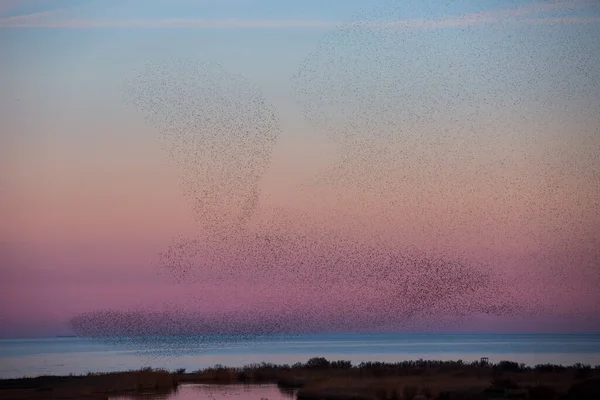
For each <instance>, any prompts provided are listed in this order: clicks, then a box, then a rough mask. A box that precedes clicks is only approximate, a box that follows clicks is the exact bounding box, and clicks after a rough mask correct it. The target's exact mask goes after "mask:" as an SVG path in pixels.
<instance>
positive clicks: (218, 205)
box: [72, 6, 536, 354]
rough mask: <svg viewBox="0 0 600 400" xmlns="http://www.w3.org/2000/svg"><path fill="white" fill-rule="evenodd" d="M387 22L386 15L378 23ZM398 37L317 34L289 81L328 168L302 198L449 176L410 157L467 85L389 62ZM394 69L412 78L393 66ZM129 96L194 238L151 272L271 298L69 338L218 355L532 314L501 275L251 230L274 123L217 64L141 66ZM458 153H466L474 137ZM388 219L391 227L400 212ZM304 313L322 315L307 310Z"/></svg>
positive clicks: (176, 311)
mask: <svg viewBox="0 0 600 400" xmlns="http://www.w3.org/2000/svg"><path fill="white" fill-rule="evenodd" d="M396 7H397V6H396ZM386 13H387V15H388V17H390V15H391V14H393V12H391V13H390V10H389V9H387V10H383V11H380V14H381V15H384V14H386ZM396 13H397V11H396ZM392 17H393V15H392ZM407 35H410V34H409V33H403V34H402V35H399V34H398V32H394V31H390V30H386V29H372V28H369V27H368V26H365V25H361V24H354V23H349V24H345V25H343V26H341V27H340V28H338V29H336V30H334V31H332V32H330V33H328V34H327V35H326V36H325V37H324V38H323V40H322V41H321V43H320V45H319V46H318V48H317V49H316V50H315V52H314V53H312V54H311V55H309V56H308V57H307V58H306V59H305V61H304V62H303V63H302V64H301V65H300V67H299V70H298V72H297V74H296V75H295V76H293V77H292V83H293V89H294V94H295V98H296V100H297V102H298V103H299V105H300V107H301V109H302V111H303V113H304V116H305V117H306V119H307V120H308V121H310V123H311V124H312V126H313V127H314V128H315V129H316V130H318V131H321V132H324V133H325V134H327V135H328V136H327V139H328V140H329V141H331V142H332V143H334V144H335V145H336V146H337V151H338V157H337V158H336V159H335V160H334V162H333V165H332V167H331V168H330V169H328V170H326V171H323V173H322V174H320V175H319V176H318V179H317V183H327V184H329V185H332V186H340V187H344V188H350V189H352V190H354V192H355V193H358V194H359V195H360V194H361V193H369V194H370V195H372V196H379V195H380V196H384V197H385V196H388V197H394V193H396V194H397V195H398V196H400V197H402V196H404V197H409V196H410V195H411V194H410V193H403V190H405V189H403V188H404V186H403V182H402V181H401V178H399V176H400V177H402V174H400V175H399V173H398V171H402V170H406V171H414V170H415V169H423V170H424V171H425V170H427V171H431V172H430V173H432V174H436V173H437V174H440V179H443V178H444V175H443V174H451V173H454V172H456V173H459V171H452V170H449V169H444V170H442V168H437V169H436V168H435V165H433V163H434V162H435V161H434V159H435V155H434V156H431V154H430V155H426V154H420V153H418V152H413V151H412V150H411V149H415V148H416V147H415V146H416V144H418V143H424V142H426V141H428V140H429V141H430V140H431V138H428V137H425V136H423V134H422V132H424V131H426V129H423V127H425V126H427V124H430V123H431V121H435V120H440V119H441V118H446V117H447V116H448V115H460V110H459V108H460V104H463V103H461V101H463V100H464V97H465V96H468V95H469V94H468V92H466V89H465V88H466V87H467V85H466V84H465V87H461V86H460V84H459V83H457V82H461V79H462V80H464V81H465V82H466V80H468V79H469V77H467V76H465V77H458V79H457V77H454V78H455V79H454V80H448V82H454V83H453V84H454V85H456V87H446V86H448V85H451V83H446V84H445V83H444V77H443V76H442V77H441V78H440V77H439V76H438V77H437V78H436V77H435V76H434V75H435V74H439V73H440V71H442V72H443V71H446V73H448V74H451V73H454V72H453V71H452V66H451V65H450V64H448V65H446V64H445V63H449V62H450V61H448V60H444V58H443V57H437V58H436V57H432V55H431V54H430V53H428V51H427V49H425V48H424V49H422V51H421V52H419V54H412V55H411V54H406V53H404V52H402V51H399V50H398V49H399V48H401V43H400V42H399V41H400V40H403V41H406V40H410V38H409V39H407ZM415 40H416V39H415ZM407 57H421V58H422V60H421V61H422V62H418V63H414V62H413V63H410V64H408V63H405V59H406V58H407ZM403 63H405V64H406V65H404V67H403V68H399V66H402V65H403ZM411 68H412V69H411ZM417 68H418V69H417ZM400 69H401V70H402V71H403V72H402V73H401V74H399V73H398V71H399V70H400ZM444 85H446V86H444ZM129 88H130V90H129V91H128V93H127V96H128V99H129V101H130V104H132V105H134V106H135V107H136V108H137V109H138V110H139V112H140V113H141V114H142V115H143V116H144V118H146V120H147V121H148V123H149V124H150V125H151V126H152V127H153V129H155V130H156V131H157V132H159V133H160V135H161V139H162V142H163V144H164V148H165V151H166V152H168V154H169V155H170V157H171V159H172V161H173V163H174V164H175V166H176V167H177V168H178V170H179V171H180V173H181V181H182V188H183V191H184V194H185V195H186V196H187V198H188V199H189V201H190V204H191V210H192V213H193V217H194V219H195V220H196V221H197V224H198V235H197V236H196V237H185V236H182V237H177V238H174V240H173V243H172V244H171V245H170V246H168V248H166V249H165V250H164V251H163V252H162V253H161V254H160V255H159V266H160V268H162V269H163V270H165V271H168V273H169V275H171V276H172V277H173V278H175V279H177V280H178V281H180V282H182V283H185V282H190V281H205V282H221V283H223V284H225V285H227V284H228V285H230V286H229V289H228V293H223V296H224V297H225V296H226V297H228V298H229V300H228V301H229V303H231V299H230V298H231V297H233V298H235V296H236V293H238V292H241V291H243V290H244V288H246V289H247V288H248V287H252V285H258V284H260V283H261V282H269V284H270V285H272V286H271V287H272V288H273V291H274V293H276V294H275V295H273V296H271V298H269V296H268V294H266V295H265V294H264V293H261V294H260V295H261V296H263V297H260V296H257V298H256V300H255V303H253V304H239V307H237V308H235V309H232V310H227V309H220V310H219V309H218V307H217V311H215V309H214V308H213V309H211V311H206V310H204V311H203V309H202V307H201V304H202V302H205V301H209V300H208V299H205V298H202V295H201V294H197V296H195V297H194V296H191V298H190V299H189V302H190V307H189V309H188V310H186V309H185V308H181V307H173V309H172V310H170V311H164V312H162V311H161V312H149V311H147V310H133V311H100V312H90V313H87V314H83V315H79V316H77V317H75V318H74V319H73V320H72V326H73V328H74V330H75V332H76V333H77V334H78V335H81V336H93V337H104V338H105V340H109V341H112V342H117V341H118V340H120V339H119V338H120V337H123V336H139V337H145V339H144V340H146V343H148V344H149V345H151V344H152V341H153V340H159V339H157V337H159V336H161V335H191V334H198V335H199V334H203V335H208V336H210V339H206V340H207V344H206V346H213V345H214V342H215V340H216V339H215V337H219V338H222V339H219V340H222V341H223V342H227V343H233V342H244V341H248V340H251V339H252V338H254V337H257V336H263V335H270V334H279V333H285V334H299V333H307V332H327V331H346V332H348V331H368V330H378V329H388V328H390V327H400V328H404V329H411V328H414V329H417V327H418V328H419V329H423V328H431V329H434V328H443V327H444V326H443V324H444V323H449V324H456V323H458V322H460V321H461V319H463V318H467V317H469V316H472V315H475V314H488V315H495V316H502V315H516V314H519V313H520V314H523V315H525V314H527V315H534V314H535V313H536V310H534V309H531V310H529V309H527V305H523V304H518V303H517V302H516V301H515V300H511V299H510V297H509V296H506V295H505V294H504V291H505V290H506V285H507V284H506V281H505V280H504V278H503V277H502V276H501V274H493V273H491V271H490V270H489V269H486V268H483V267H482V266H481V265H478V264H476V263H474V262H473V261H469V260H467V259H461V257H459V256H457V255H444V256H442V255H440V254H430V253H428V252H427V251H425V250H419V249H412V250H411V249H407V248H402V247H400V246H398V247H393V246H387V247H386V246H377V244H375V243H376V241H373V240H361V239H360V238H355V237H349V236H348V235H344V232H340V231H339V229H337V230H336V227H335V226H323V225H319V224H320V221H319V220H318V219H315V220H312V221H311V223H312V224H313V226H312V227H311V228H310V229H309V230H308V231H307V233H301V232H299V231H298V230H295V229H293V227H292V225H291V224H289V223H286V221H285V220H279V221H278V220H276V219H275V218H274V219H273V220H272V221H271V222H270V223H266V224H262V225H256V224H253V223H252V218H253V216H254V215H255V213H256V211H257V210H258V209H260V207H261V204H260V201H259V200H260V198H261V193H260V187H261V178H262V177H263V176H264V175H265V174H266V172H267V170H268V168H269V166H270V162H271V156H272V153H273V150H274V148H275V146H276V144H277V141H278V138H279V137H280V134H281V129H280V124H279V120H278V116H277V112H276V108H275V107H274V106H273V105H271V104H269V103H268V101H267V100H266V99H265V98H264V96H263V95H262V93H261V91H260V89H259V88H258V87H256V86H254V85H253V84H252V83H251V82H250V81H249V80H248V79H246V78H244V77H243V76H241V75H237V74H234V73H231V72H229V71H226V70H225V69H224V68H222V67H221V66H219V65H218V64H213V63H206V62H198V61H197V60H191V59H168V60H163V61H160V62H155V63H151V64H149V65H148V66H147V68H145V69H144V70H142V71H140V72H139V74H138V75H137V77H136V79H134V80H133V81H132V82H130V84H129ZM408 89H410V90H408ZM443 135H444V132H436V135H433V136H438V137H440V136H442V137H443ZM457 140H458V139H457ZM442 144H443V143H442ZM434 145H435V144H432V146H434ZM472 145H473V146H475V147H476V146H477V145H478V144H477V138H476V137H474V139H473V143H472ZM437 146H438V147H440V144H439V143H438V144H437ZM438 150H439V149H438ZM475 150H476V148H475ZM435 151H436V150H435V149H434V150H433V153H432V154H434V153H435ZM405 178H406V179H409V177H408V175H407V176H406V177H405ZM411 184H412V185H413V186H414V185H415V183H414V182H412V183H411ZM417 184H418V182H417ZM309 190H310V187H309ZM390 193H392V195H390ZM363 206H364V207H365V208H367V207H369V205H368V204H367V203H365V204H364V205H363ZM391 212H396V213H402V212H403V210H402V205H401V204H398V206H397V207H394V208H393V210H392V211H391ZM298 218H300V219H303V218H305V216H299V217H298ZM306 218H310V216H306ZM398 229H400V230H401V229H403V227H398ZM366 239H371V238H366ZM242 286H243V287H242ZM277 287H283V288H285V289H284V290H280V291H277V290H276V288H277ZM347 288H349V289H347ZM261 299H262V300H261ZM314 299H317V300H319V301H320V302H322V304H326V305H327V306H323V307H318V306H317V307H315V308H311V306H310V304H312V305H313V306H314V304H315V303H314V302H313V303H311V300H314ZM219 301H221V299H213V303H215V304H217V303H218V302H219ZM261 301H264V304H262V303H261ZM241 302H242V301H241V300H240V303H241ZM317 303H318V302H317ZM192 304H193V305H192ZM199 304H200V307H198V305H199ZM192 309H193V311H189V310H192ZM443 317H451V318H449V319H448V318H446V319H444V318H443ZM444 321H446V322H444ZM426 324H429V325H428V326H427V325H426ZM195 340H196V341H197V340H199V339H195ZM174 346H180V347H182V348H185V346H186V345H185V343H184V344H181V343H179V342H178V344H174ZM175 351H176V349H175V348H173V349H169V351H168V352H169V353H170V354H172V353H173V352H175Z"/></svg>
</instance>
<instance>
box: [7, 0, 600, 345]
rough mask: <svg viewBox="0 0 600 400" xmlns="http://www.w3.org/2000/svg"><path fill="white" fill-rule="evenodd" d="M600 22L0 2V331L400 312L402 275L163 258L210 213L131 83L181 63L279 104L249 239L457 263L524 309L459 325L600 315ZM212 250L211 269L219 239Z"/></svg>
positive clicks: (541, 14)
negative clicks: (383, 277)
mask: <svg viewBox="0 0 600 400" xmlns="http://www.w3.org/2000/svg"><path fill="white" fill-rule="evenodd" d="M378 7H380V8H378ZM349 21H355V22H356V21H362V22H360V23H362V24H363V25H362V27H358V28H354V27H353V26H354V25H352V24H350V25H348V23H349ZM340 27H341V29H340ZM344 27H345V28H344ZM370 32H375V33H370ZM598 37H600V4H599V3H598V2H596V1H584V0H572V1H536V2H534V1H525V0H523V1H508V0H505V1H500V0H496V1H416V0H407V1H402V2H397V1H387V2H385V1H380V2H373V1H366V0H352V1H347V0H345V1H342V0H330V1H325V2H323V1H316V0H303V1H275V0H225V1H217V0H198V1H191V0H173V1H166V0H155V1H154V0H153V1H142V0H127V1H116V0H95V1H91V0H64V1H59V0H4V1H2V2H0V54H2V62H1V63H0V121H2V129H1V131H0V171H1V172H0V178H1V179H2V185H1V188H2V196H0V218H1V220H2V223H1V224H0V246H1V247H0V257H1V258H0V335H3V336H15V335H17V336H18V335H52V334H56V333H64V332H65V331H66V330H67V326H68V324H67V322H68V321H69V319H70V318H71V317H74V316H76V315H79V314H81V313H87V312H92V311H98V310H104V309H117V310H129V309H133V308H136V307H142V308H144V307H146V308H148V307H150V308H156V307H162V306H164V304H167V303H168V304H180V305H185V307H188V308H189V309H190V310H201V311H202V312H209V311H210V312H215V310H220V309H226V310H237V311H240V310H242V311H243V312H246V313H248V312H249V311H248V310H252V309H257V308H259V309H261V310H262V311H264V312H265V313H266V314H268V313H269V312H272V313H279V312H281V307H282V304H294V307H292V308H293V309H294V310H297V309H307V308H308V307H313V308H314V307H319V309H320V310H322V312H323V315H324V318H325V319H326V318H327V316H330V315H333V314H335V313H336V312H337V311H336V310H338V309H337V308H336V307H337V306H336V305H339V304H344V305H346V306H352V307H357V308H356V309H357V310H362V311H360V312H365V313H366V312H367V311H366V310H368V309H369V304H373V305H375V306H377V305H381V304H384V303H381V302H380V300H381V299H380V297H381V292H378V290H384V289H377V288H370V289H368V290H366V289H364V288H363V289H360V288H356V287H355V286H354V285H356V282H349V281H348V282H341V283H336V285H338V286H336V288H335V290H332V291H330V292H327V293H329V294H323V293H321V292H320V291H319V290H316V289H315V287H311V286H310V285H309V284H307V285H306V286H302V285H301V284H297V283H294V284H292V283H287V284H286V281H288V278H289V276H288V275H286V274H288V273H289V272H285V273H284V272H282V271H279V272H278V274H280V277H281V279H278V278H277V276H276V277H275V278H273V277H272V276H271V277H269V276H265V277H263V279H262V280H260V281H258V282H253V283H251V282H250V281H249V280H248V276H247V275H250V273H241V274H240V276H238V277H236V276H235V275H234V276H232V277H230V278H228V279H225V280H224V279H217V278H214V279H212V278H211V277H210V274H208V273H207V272H206V271H205V270H202V269H201V268H200V269H199V270H198V271H197V274H198V276H201V277H203V279H195V280H194V281H193V282H185V283H183V284H182V283H178V282H175V281H173V280H172V279H169V277H168V276H165V274H164V273H159V272H157V270H158V269H157V268H156V263H157V259H158V257H159V256H158V254H159V252H161V251H164V250H165V249H166V248H167V247H168V246H169V245H170V244H171V243H172V241H173V238H175V237H180V236H184V237H195V235H197V229H198V228H197V225H196V223H195V222H194V221H193V219H192V218H191V217H190V215H191V211H190V203H189V199H188V198H187V197H186V196H184V194H183V191H182V184H181V174H180V172H181V171H180V170H178V169H177V166H176V165H174V162H173V159H172V158H169V155H168V154H167V152H166V151H165V149H164V147H163V143H162V142H161V140H160V133H161V132H160V129H161V127H162V128H164V119H165V118H166V116H167V114H168V113H167V111H164V110H163V111H161V113H158V114H156V115H158V118H159V119H161V118H162V120H161V121H163V122H161V123H162V125H161V124H158V125H152V124H149V123H148V121H147V119H145V116H147V114H144V112H143V111H140V109H139V108H136V107H135V106H134V105H132V103H131V102H128V101H127V91H128V90H131V86H128V82H132V81H135V79H137V78H136V77H139V76H140V74H141V76H142V77H143V76H144V72H143V71H146V70H145V69H144V68H147V65H148V63H151V64H152V65H160V63H161V62H164V60H165V59H178V58H187V59H198V60H204V61H210V62H215V63H218V64H219V65H221V66H222V68H223V69H225V70H227V71H230V72H231V73H233V74H239V75H241V76H243V77H244V79H245V80H247V81H248V82H251V83H252V84H253V85H254V86H256V87H258V88H260V93H261V95H262V96H264V99H265V101H266V102H268V103H269V104H271V105H273V108H274V109H275V112H276V115H277V120H278V124H279V125H278V126H279V134H278V135H279V136H278V138H277V141H276V142H275V143H274V146H273V148H272V151H271V153H270V158H269V162H268V167H267V168H266V170H265V171H264V174H263V175H262V176H261V179H260V184H259V185H260V192H259V195H258V196H259V200H258V206H257V208H256V210H255V212H254V214H253V215H252V217H251V220H250V222H249V223H248V224H249V226H250V228H248V229H250V231H251V232H254V231H260V229H263V228H261V227H265V226H267V227H269V228H268V229H274V228H272V227H273V226H277V227H278V228H277V229H285V230H286V232H292V231H293V232H294V233H293V234H294V235H296V236H294V237H297V236H298V235H305V236H309V237H310V236H311V235H313V236H314V238H315V240H316V241H319V240H320V238H322V237H327V238H329V239H331V238H333V237H338V236H343V237H351V238H352V239H351V241H350V243H358V242H360V243H367V244H369V245H374V244H377V245H378V246H379V245H381V246H383V247H385V248H386V249H393V250H394V251H397V250H398V249H400V248H418V249H419V251H420V252H424V253H427V254H435V255H440V254H443V255H445V256H448V255H452V256H453V257H458V258H461V259H466V260H467V262H468V263H470V264H473V265H477V267H476V268H477V269H479V270H482V271H483V270H485V271H486V272H488V273H491V274H492V275H494V277H495V278H494V279H497V281H495V282H502V283H501V284H500V283H498V285H502V286H501V290H500V289H499V288H496V289H497V290H495V291H494V293H495V294H494V296H499V297H502V301H503V302H508V303H510V304H513V305H515V304H516V307H517V308H518V307H519V306H521V307H522V308H527V309H528V310H530V312H528V313H526V315H525V314H523V315H517V314H514V315H503V316H490V315H482V314H477V315H469V316H467V322H466V323H465V324H463V326H462V328H461V329H464V330H475V331H476V330H483V331H486V330H487V331H495V330H509V331H559V330H562V331H564V330H571V331H598V330H599V328H600V308H598V305H597V304H600V293H599V291H598V287H600V286H599V284H600V251H599V250H598V249H600V229H598V227H599V226H600V204H599V200H598V199H600V175H599V171H600V128H599V127H600V42H599V41H598V40H597V38H598ZM161 60H163V61H161ZM140 71H142V72H140ZM363 78H364V79H363ZM171 79H172V78H171ZM179 84H180V85H182V87H185V86H186V85H192V83H188V82H187V81H185V80H183V78H182V81H180V82H179ZM197 84H198V83H194V84H193V85H197ZM138 88H141V89H140V90H142V89H143V90H142V91H141V92H140V93H141V94H140V96H142V97H143V96H146V97H145V98H146V99H148V98H149V97H148V96H149V93H150V92H151V91H150V90H148V88H147V87H144V86H140V87H138ZM348 88H351V89H348ZM298 93H300V94H298ZM384 103H385V104H384ZM384 109H386V110H388V111H389V112H387V113H386V112H384V111H382V110H384ZM154 111H156V110H154ZM398 126H401V128H397V127H398ZM394 127H395V128H394ZM234 153H235V150H234ZM175 164H176V163H175ZM282 221H283V222H282ZM282 226H283V228H281V227H282ZM323 232H325V233H323ZM332 240H333V239H332ZM344 243H345V242H344ZM382 243H383V244H382ZM353 246H354V245H352V244H351V245H339V247H340V248H344V249H346V250H347V252H346V253H344V254H345V255H346V258H343V257H342V258H343V259H345V260H348V254H350V251H351V250H350V249H351V248H352V247H353ZM238 247H239V246H238ZM234 248H235V245H232V247H231V248H227V251H231V252H232V253H233V252H235V249H234ZM346 250H344V251H346ZM203 251H204V252H201V255H200V258H203V262H206V263H208V262H207V261H206V260H211V259H212V258H210V257H211V255H214V254H216V253H219V251H223V250H222V248H210V249H208V250H203ZM306 251H307V252H309V253H310V254H311V256H310V257H309V258H311V259H314V258H315V257H316V256H315V255H316V254H317V253H319V252H325V253H327V250H323V249H322V248H317V247H314V248H311V249H308V250H306ZM390 251H391V250H390ZM211 252H212V253H211ZM294 254H295V253H294ZM288 257H290V258H289V259H287V260H288V262H289V263H290V265H291V264H294V263H301V261H302V260H301V257H302V256H301V255H300V256H299V255H296V256H291V255H289V256H288ZM294 257H295V258H294ZM358 259H361V260H363V261H364V263H363V266H362V267H360V268H362V272H364V273H367V272H368V271H369V268H370V267H369V266H368V265H369V261H368V259H367V258H366V256H364V255H363V258H360V257H358ZM239 268H240V269H243V268H242V267H239ZM248 268H250V267H248ZM282 268H283V267H282ZM306 268H307V270H310V268H318V266H315V265H312V266H308V267H306ZM365 271H366V272H365ZM271 272H272V271H271ZM408 274H410V272H408ZM267 275H268V274H267ZM283 277H285V278H283ZM211 279H212V280H211ZM336 282H337V281H336ZM448 285H451V284H450V283H448ZM385 288H386V289H385V290H388V289H389V288H388V287H387V286H386V287H385ZM360 290H363V292H364V293H363V292H360ZM232 291H234V292H235V296H233V295H232ZM353 293H362V294H361V295H360V296H358V295H357V296H358V298H360V305H358V304H355V303H353V301H354V300H352V297H353ZM498 293H500V294H498ZM478 296H482V295H481V294H480V295H478ZM384 297H385V296H384ZM348 299H350V300H348ZM346 300H348V301H346ZM345 301H346V302H345ZM465 301H467V300H465ZM469 301H474V300H472V299H471V300H469ZM370 302H372V303H370ZM385 305H386V307H389V308H390V309H387V310H384V311H382V313H384V314H386V313H390V312H393V307H394V305H393V304H388V303H385ZM360 307H364V310H363V309H361V308H360ZM308 309H310V308H308ZM390 310H391V311H390ZM242 311H240V312H242ZM360 312H359V313H360ZM369 312H371V311H369ZM376 312H377V311H375V313H376ZM292 314H293V312H292ZM508 314H510V313H508ZM386 315H387V314H386ZM257 318H258V317H257ZM357 319H358V320H360V316H358V317H357ZM393 328H395V329H402V326H395V327H393Z"/></svg>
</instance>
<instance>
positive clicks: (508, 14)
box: [0, 0, 600, 29]
mask: <svg viewBox="0 0 600 400" xmlns="http://www.w3.org/2000/svg"><path fill="white" fill-rule="evenodd" d="M597 4H598V3H597V1H594V0H570V1H566V0H555V1H545V2H535V3H531V4H527V5H523V6H518V7H511V8H504V9H497V10H490V11H484V12H476V13H468V14H462V15H458V16H452V17H446V18H433V19H407V20H389V21H354V22H350V23H348V22H346V23H344V22H342V21H335V20H317V19H271V20H269V19H236V18H224V19H206V18H158V19H142V18H137V19H136V18H127V19H101V18H77V17H65V16H62V17H61V16H60V15H58V14H57V13H56V11H47V12H40V13H34V14H27V15H20V16H14V17H8V18H0V27H14V28H17V27H33V28H200V29H202V28H222V29H237V28H255V29H282V28H333V27H344V26H363V27H370V28H396V29H438V28H447V27H464V26H475V25H482V24H490V23H499V22H504V21H513V22H519V23H526V24H556V23H563V24H569V23H570V24H580V23H597V22H600V18H598V17H554V18H544V17H537V18H532V17H530V16H531V15H534V14H539V13H545V12H552V11H563V12H564V11H570V10H574V9H576V8H583V7H587V6H591V5H597ZM59 11H60V10H59ZM59 14H60V13H59ZM528 16H529V17H528ZM525 17H527V18H525Z"/></svg>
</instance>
